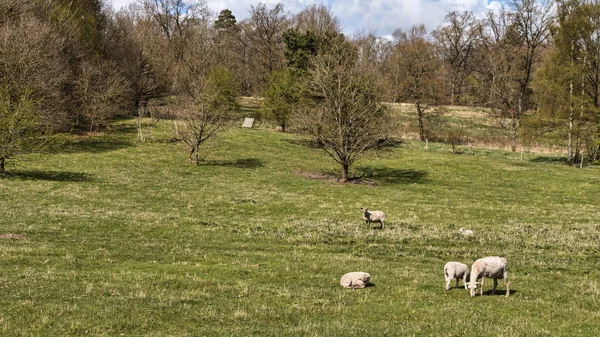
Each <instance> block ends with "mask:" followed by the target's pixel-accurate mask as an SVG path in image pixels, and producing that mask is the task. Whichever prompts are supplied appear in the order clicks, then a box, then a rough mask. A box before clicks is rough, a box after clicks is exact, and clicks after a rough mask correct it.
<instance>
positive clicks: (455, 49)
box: [433, 11, 480, 104]
mask: <svg viewBox="0 0 600 337" xmlns="http://www.w3.org/2000/svg"><path fill="white" fill-rule="evenodd" d="M479 30H480V27H479V21H478V20H477V19H476V18H475V15H474V14H473V13H472V12H462V13H461V12H456V11H454V12H451V13H450V14H448V15H446V18H445V20H444V22H443V23H442V25H440V27H439V28H438V29H437V30H435V31H434V32H433V36H434V38H435V40H436V42H437V46H438V48H439V52H440V53H441V55H442V60H443V62H444V65H445V66H446V67H447V68H448V71H447V74H448V80H447V81H448V82H449V83H448V84H449V87H450V103H451V104H456V103H457V102H459V103H463V104H464V103H465V102H464V100H463V99H462V93H463V87H464V86H465V82H466V80H467V78H468V77H469V76H470V75H471V73H472V72H473V64H472V63H473V52H474V51H475V49H476V48H477V46H478V44H479V42H478V41H479V36H480V35H479V33H478V32H479Z"/></svg>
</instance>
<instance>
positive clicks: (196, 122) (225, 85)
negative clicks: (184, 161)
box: [179, 67, 239, 166]
mask: <svg viewBox="0 0 600 337" xmlns="http://www.w3.org/2000/svg"><path fill="white" fill-rule="evenodd" d="M237 93H238V88H237V87H236V82H235V80H234V79H233V76H232V74H231V72H230V71H229V70H227V69H225V68H222V67H216V68H212V69H211V70H210V71H209V72H208V73H207V75H206V77H205V78H203V79H202V81H201V82H200V83H198V85H197V86H196V87H195V88H194V90H193V91H192V92H190V93H189V95H187V97H185V98H184V99H183V101H182V102H181V105H180V111H179V114H180V118H181V119H182V120H183V122H184V124H185V128H184V130H183V131H180V136H181V138H182V139H183V141H184V142H185V143H186V144H187V145H188V148H189V150H190V160H191V161H193V162H194V165H196V166H197V165H198V163H199V161H200V155H199V154H200V145H202V144H203V143H204V142H206V141H207V140H209V139H211V138H213V137H214V136H215V135H217V134H218V133H219V132H220V131H222V130H223V129H225V128H226V127H227V126H229V125H230V121H231V117H232V113H233V112H235V111H237V110H238V109H239V106H238V103H237Z"/></svg>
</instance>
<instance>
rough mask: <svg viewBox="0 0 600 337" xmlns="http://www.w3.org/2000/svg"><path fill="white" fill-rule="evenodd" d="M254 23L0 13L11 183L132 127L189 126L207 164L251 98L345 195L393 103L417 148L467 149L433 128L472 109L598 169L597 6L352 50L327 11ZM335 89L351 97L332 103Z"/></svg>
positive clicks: (106, 10) (189, 10)
mask: <svg viewBox="0 0 600 337" xmlns="http://www.w3.org/2000/svg"><path fill="white" fill-rule="evenodd" d="M249 10H250V13H249V16H248V18H247V19H244V20H242V21H239V22H238V21H237V20H236V17H235V15H234V13H232V12H231V11H230V10H228V9H223V10H221V11H220V12H219V13H211V12H210V10H209V9H208V6H207V4H206V2H204V1H193V0H192V1H187V0H139V1H137V2H135V3H133V4H131V5H130V6H129V7H127V8H124V9H122V10H120V11H116V12H115V11H114V10H113V9H112V8H111V6H110V5H109V4H107V3H106V2H104V1H102V0H52V1H46V0H32V1H19V0H2V1H1V2H0V36H1V37H2V38H1V39H0V52H1V56H0V100H1V101H2V110H1V111H0V140H1V142H0V167H1V171H2V172H4V171H5V163H6V161H7V160H8V159H10V158H13V157H15V156H18V155H19V154H22V153H30V152H39V151H43V150H44V149H47V148H50V147H51V144H52V143H53V141H52V140H51V138H52V137H51V136H50V135H52V134H55V133H65V132H82V133H87V134H88V135H93V134H94V133H97V132H99V131H101V130H102V129H103V128H106V127H107V126H108V125H109V124H110V122H111V121H113V120H114V119H115V118H119V117H127V116H129V117H138V119H139V121H138V127H139V136H140V139H141V140H143V138H144V132H143V130H145V129H146V130H149V128H150V127H151V125H142V124H145V123H146V124H148V123H150V124H152V123H156V122H157V121H158V120H173V119H177V120H179V121H182V123H183V127H182V128H177V129H176V130H175V131H174V132H175V134H176V137H177V138H178V139H180V140H181V141H183V142H184V143H185V144H187V147H188V149H189V151H190V159H191V160H193V161H195V163H196V164H197V163H198V161H199V160H201V159H202V156H201V155H200V154H199V151H200V145H201V144H202V143H204V141H205V140H207V139H209V138H211V137H212V136H213V135H214V134H216V133H217V132H219V131H220V130H222V129H223V128H224V127H226V126H227V125H229V124H230V123H231V120H232V116H235V112H236V111H237V112H239V111H240V105H239V100H238V98H239V97H242V96H252V97H259V98H261V99H262V106H261V109H260V114H259V115H258V116H255V117H260V118H263V119H267V120H270V121H272V122H274V123H276V124H277V125H278V126H279V128H280V130H282V131H284V132H285V131H291V132H297V133H305V134H307V135H309V136H311V137H312V138H314V140H315V141H316V142H317V143H318V144H319V145H320V146H321V147H322V148H323V149H324V150H325V151H326V152H327V153H328V154H329V155H330V156H332V157H333V158H334V159H335V160H336V162H338V163H339V164H340V165H341V167H342V179H346V178H347V177H345V176H344V175H345V174H347V169H345V167H347V166H349V165H351V164H352V163H353V162H354V160H355V158H358V157H360V156H361V155H362V152H363V151H366V150H369V149H371V148H373V147H377V146H378V144H382V143H385V140H387V139H388V138H389V136H390V135H389V132H387V133H386V132H384V130H383V129H386V128H382V127H381V125H387V124H389V117H390V113H389V109H386V103H398V102H401V103H409V104H412V105H413V106H414V120H415V121H416V125H418V132H419V138H420V139H421V140H422V141H441V142H449V143H452V144H453V145H454V143H455V142H459V141H464V140H465V139H468V135H466V134H464V131H461V130H457V128H453V125H452V124H451V123H445V124H444V123H439V122H436V121H439V118H438V119H436V116H437V115H438V114H439V113H440V111H442V110H443V106H447V105H462V106H469V107H472V108H473V109H476V110H478V111H481V112H483V113H485V114H486V115H487V116H489V117H491V118H493V120H494V125H495V126H496V127H497V128H498V129H500V130H502V131H503V132H504V133H505V135H506V137H507V143H508V146H510V148H511V149H512V151H517V148H518V147H527V146H531V144H533V143H535V142H536V139H539V138H540V137H544V136H546V135H553V137H555V138H557V139H559V142H558V144H559V146H560V147H561V148H562V151H564V153H565V157H566V159H565V160H566V162H567V163H569V164H574V163H580V162H581V163H583V162H584V161H585V162H586V163H594V162H595V161H597V160H598V159H599V156H600V151H599V149H600V143H599V141H600V123H599V116H600V115H599V113H600V110H599V104H600V98H599V94H600V38H599V37H600V5H598V4H597V3H595V2H589V1H581V0H565V1H556V2H552V1H549V0H542V1H535V0H511V1H509V2H507V3H506V5H505V6H504V7H503V8H502V9H501V10H499V11H490V12H489V13H487V15H486V16H485V17H475V15H474V14H473V13H471V12H451V13H448V14H447V16H446V17H445V19H444V21H443V22H441V23H440V24H439V26H438V27H437V29H435V30H433V31H427V30H426V29H425V27H424V26H423V25H417V26H414V27H412V28H410V29H408V30H404V31H403V30H401V29H398V30H396V31H395V32H394V33H393V37H392V38H386V37H381V36H377V35H376V34H375V33H372V32H369V31H360V32H358V33H356V34H354V36H345V35H344V34H343V33H342V30H341V24H340V21H339V19H338V18H336V17H335V16H334V15H333V14H332V13H331V11H330V9H329V8H327V7H326V6H324V5H316V4H313V5H309V6H307V7H306V8H305V9H304V10H302V11H300V12H299V13H289V12H287V11H286V10H285V7H284V5H283V4H281V3H279V4H276V5H274V6H268V5H266V4H264V3H257V4H256V5H255V6H251V8H250V9H249ZM335 83H344V84H345V85H347V87H346V89H345V90H346V91H348V90H349V91H353V93H351V94H348V95H347V96H346V97H342V96H343V95H344V93H343V92H337V93H333V92H328V90H333V89H334V88H335ZM335 95H337V96H336V97H334V96H335ZM327 97H328V98H330V100H329V101H328V100H327V99H326V98H327ZM357 97H360V98H357ZM350 107H353V108H350ZM338 108H339V111H342V113H343V114H345V116H343V118H342V119H344V120H345V121H346V122H347V121H349V120H352V119H355V120H360V121H361V123H362V124H360V125H358V126H356V125H355V126H353V127H352V129H353V130H350V131H348V134H347V135H346V136H345V138H346V140H344V139H331V137H334V138H335V136H334V135H328V134H327V132H325V131H326V130H327V129H328V127H326V125H327V123H331V122H334V123H335V121H334V120H336V118H335V116H333V117H332V116H331V114H330V116H327V111H329V112H330V113H335V110H336V109H338ZM349 111H350V112H349ZM232 114H233V115H232ZM147 117H150V122H148V119H147ZM330 117H331V118H330ZM386 118H388V119H386ZM337 120H339V118H337ZM200 121H201V122H200ZM355 124H356V123H355ZM369 125H370V126H369ZM336 127H340V125H337V126H336ZM334 128H335V127H334ZM344 128H346V129H347V128H348V125H345V126H344ZM355 135H361V137H359V138H361V140H359V141H354V142H353V143H352V144H350V143H348V140H347V139H349V138H355ZM367 139H376V140H378V141H377V142H373V141H368V140H367ZM340 142H341V143H340ZM342 143H343V144H342ZM348 147H350V148H352V149H353V150H352V151H350V152H348V153H345V152H344V153H341V154H340V153H339V152H340V151H338V150H339V148H348Z"/></svg>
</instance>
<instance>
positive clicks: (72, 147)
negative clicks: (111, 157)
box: [62, 136, 133, 153]
mask: <svg viewBox="0 0 600 337" xmlns="http://www.w3.org/2000/svg"><path fill="white" fill-rule="evenodd" d="M132 145H133V143H132V142H131V141H127V140H124V139H115V138H110V137H105V136H91V137H82V138H79V139H77V140H75V141H70V142H67V143H66V144H65V145H64V147H63V149H62V152H66V153H81V152H87V153H102V152H110V151H116V150H120V149H124V148H127V147H130V146H132Z"/></svg>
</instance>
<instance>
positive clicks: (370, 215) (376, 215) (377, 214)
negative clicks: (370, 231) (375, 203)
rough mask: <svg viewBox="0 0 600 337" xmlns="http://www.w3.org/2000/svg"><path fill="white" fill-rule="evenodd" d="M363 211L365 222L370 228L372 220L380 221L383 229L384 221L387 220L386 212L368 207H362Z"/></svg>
mask: <svg viewBox="0 0 600 337" xmlns="http://www.w3.org/2000/svg"><path fill="white" fill-rule="evenodd" d="M360 210H361V211H362V214H363V216H362V218H363V220H365V222H366V223H367V226H369V228H370V227H371V222H379V223H380V224H381V227H379V228H381V229H383V226H384V224H383V222H384V221H385V213H384V212H382V211H369V209H368V208H361V209H360Z"/></svg>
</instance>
